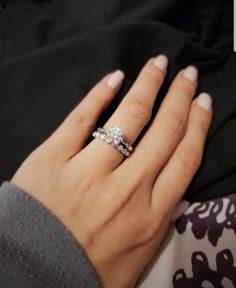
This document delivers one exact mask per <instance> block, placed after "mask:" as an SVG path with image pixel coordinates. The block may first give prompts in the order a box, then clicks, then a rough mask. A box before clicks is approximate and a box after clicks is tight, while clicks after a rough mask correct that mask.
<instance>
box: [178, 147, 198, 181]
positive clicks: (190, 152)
mask: <svg viewBox="0 0 236 288" xmlns="http://www.w3.org/2000/svg"><path fill="white" fill-rule="evenodd" d="M178 158H179V161H180V163H181V166H182V167H184V169H185V170H187V172H189V173H190V174H191V175H192V174H195V173H196V171H197V170H198V168H199V167H200V165H201V153H200V152H199V151H198V150H197V149H195V148H194V147H193V146H190V147H187V148H185V149H182V150H181V151H180V152H179V156H178Z"/></svg>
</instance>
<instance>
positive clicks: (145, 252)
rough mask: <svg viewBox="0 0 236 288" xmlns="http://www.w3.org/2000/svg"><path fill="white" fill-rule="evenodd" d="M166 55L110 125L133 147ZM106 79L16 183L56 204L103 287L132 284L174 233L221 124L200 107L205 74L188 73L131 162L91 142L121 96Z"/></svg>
mask: <svg viewBox="0 0 236 288" xmlns="http://www.w3.org/2000/svg"><path fill="white" fill-rule="evenodd" d="M166 69H167V58H166V57H165V56H163V55H161V56H160V57H158V58H157V59H156V60H155V59H154V58H152V59H150V60H149V61H148V62H147V63H146V65H145V66H144V68H143V69H142V71H141V73H140V74H139V76H138V78H137V80H136V81H135V83H134V85H133V86H132V88H131V89H130V91H129V92H128V94H127V95H126V97H124V99H123V101H122V102H121V104H120V105H119V107H118V108H117V110H116V111H115V113H114V114H113V115H112V117H111V118H110V119H109V120H108V122H107V123H106V124H105V128H111V127H113V126H118V127H120V128H121V129H122V130H123V131H124V132H125V140H126V141H127V142H128V143H130V144H132V143H134V141H135V140H136V139H137V137H138V135H139V134H140V132H141V131H142V129H143V128H144V127H145V125H146V124H147V123H148V121H149V119H150V116H151V112H152V107H153V105H154V101H155V99H156V95H157V93H158V91H159V89H160V87H161V85H162V83H163V80H164V77H165V74H166ZM123 77H124V75H123V73H122V72H121V71H117V72H115V73H114V74H113V75H111V74H109V75H107V76H106V77H104V78H103V79H102V80H101V81H100V82H99V83H98V84H97V85H96V86H95V87H94V88H93V89H92V90H91V91H90V92H89V93H88V95H87V96H86V97H85V98H84V99H83V101H82V102H81V103H80V104H79V105H78V106H77V107H76V108H75V109H74V110H73V111H72V112H71V114H70V115H69V116H68V117H67V119H66V120H65V121H64V122H63V123H62V125H61V126H60V127H59V128H58V129H57V130H56V131H55V132H54V133H53V135H51V136H50V138H49V139H47V140H46V141H45V142H44V143H43V144H42V145H41V146H39V147H38V148H37V149H36V150H35V151H34V152H32V153H31V155H30V156H29V157H28V158H27V159H26V160H25V162H24V163H23V164H22V166H21V167H20V168H19V170H18V171H17V172H16V174H15V175H14V177H13V179H12V183H13V184H15V185H16V186H18V187H19V188H21V189H23V190H25V191H26V192H27V193H29V194H30V195H31V196H33V197H34V198H35V199H37V200H38V201H39V202H41V203H42V204H43V205H44V206H45V207H47V208H48V209H49V210H50V211H51V212H52V213H53V214H54V215H55V216H56V217H57V218H58V219H59V220H60V221H61V222H62V223H63V224H64V225H65V226H66V227H67V228H68V229H69V230H70V232H71V233H72V235H73V236H74V238H75V239H76V240H77V241H78V242H79V243H80V245H81V246H82V247H83V248H84V250H85V251H86V253H87V255H88V257H89V258H90V261H91V263H92V264H93V265H94V267H95V269H96V271H97V273H98V276H99V278H100V281H101V283H102V286H103V287H109V288H110V287H113V288H116V287H119V288H120V287H133V286H134V285H135V283H136V282H137V280H138V278H139V276H140V274H141V272H142V271H143V270H144V268H145V266H146V265H147V263H148V262H149V261H150V259H151V258H152V256H153V255H154V254H155V253H156V251H157V250H158V248H159V246H160V243H161V241H162V239H163V237H164V235H165V234H166V232H167V229H168V226H169V223H170V219H171V215H172V213H173V211H174V209H175V207H176V205H177V204H178V202H179V201H180V199H181V197H182V196H183V195H184V193H185V191H186V189H187V187H188V186H189V184H190V182H191V180H192V178H193V176H194V174H195V173H196V171H197V170H198V168H199V166H200V164H201V159H202V154H203V150H204V145H205V139H206V135H207V132H208V128H209V126H210V122H211V118H212V109H211V98H210V96H209V95H207V94H201V95H200V96H199V97H198V98H196V99H195V100H193V97H194V94H195V91H196V87H197V70H196V69H195V68H194V67H189V68H187V69H186V70H183V71H180V72H179V73H178V75H177V77H176V78H175V80H174V81H173V83H172V85H171V87H170V89H169V91H168V93H167V95H166V97H165V99H164V101H163V102H162V105H161V107H160V109H159V112H158V113H157V115H156V117H155V119H154V121H153V122H152V123H151V125H150V127H149V129H148V130H147V132H146V133H145V135H144V136H143V137H142V139H141V140H140V141H139V143H138V144H137V146H136V147H135V149H134V151H133V153H132V154H131V156H130V157H128V158H126V159H124V156H123V155H122V154H121V153H120V152H119V151H118V150H117V149H116V148H114V147H112V146H111V145H109V144H108V143H106V142H105V141H103V140H101V139H94V140H93V141H92V142H91V143H89V144H88V145H87V146H85V143H86V141H87V139H88V137H89V135H91V133H92V131H93V130H94V128H95V125H96V121H97V119H98V117H99V116H100V114H101V113H102V111H103V110H104V109H105V108H106V107H107V106H108V104H109V103H110V102H111V100H112V99H113V97H114V96H115V94H116V93H117V91H118V90H119V88H120V86H121V84H122V80H123Z"/></svg>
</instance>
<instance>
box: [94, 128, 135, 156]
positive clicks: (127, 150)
mask: <svg viewBox="0 0 236 288" xmlns="http://www.w3.org/2000/svg"><path fill="white" fill-rule="evenodd" d="M93 137H95V138H99V139H102V140H104V141H105V142H107V143H108V144H110V145H112V146H113V147H115V148H116V149H117V150H118V151H120V152H121V153H122V154H123V155H124V156H126V157H129V156H130V154H131V152H132V151H133V147H132V146H131V145H130V144H129V143H127V142H126V141H125V140H124V132H123V131H122V130H121V129H120V128H118V127H112V128H110V129H105V128H98V129H97V131H95V132H93Z"/></svg>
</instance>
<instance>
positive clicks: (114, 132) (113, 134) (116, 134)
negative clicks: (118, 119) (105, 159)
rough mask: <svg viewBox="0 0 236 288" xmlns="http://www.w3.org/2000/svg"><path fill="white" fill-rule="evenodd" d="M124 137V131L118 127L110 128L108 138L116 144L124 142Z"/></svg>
mask: <svg viewBox="0 0 236 288" xmlns="http://www.w3.org/2000/svg"><path fill="white" fill-rule="evenodd" d="M123 138H124V132H123V131H122V130H121V129H120V128H118V127H113V128H110V129H108V131H107V139H109V140H111V142H113V143H114V144H115V145H119V144H120V143H122V142H123Z"/></svg>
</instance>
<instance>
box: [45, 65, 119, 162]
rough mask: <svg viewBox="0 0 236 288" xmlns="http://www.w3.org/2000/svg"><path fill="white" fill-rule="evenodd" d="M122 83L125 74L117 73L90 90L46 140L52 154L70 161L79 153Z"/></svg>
mask: <svg viewBox="0 0 236 288" xmlns="http://www.w3.org/2000/svg"><path fill="white" fill-rule="evenodd" d="M123 79H124V73H123V72H122V71H119V70H117V71H115V72H114V73H112V74H108V75H106V76H105V77H104V78H103V79H102V80H101V81H100V82H98V83H97V84H96V85H95V86H94V87H93V89H92V90H91V91H90V92H89V93H88V94H87V96H86V97H85V98H84V99H83V100H82V102H81V103H80V104H79V105H78V106H77V107H76V108H75V109H74V110H73V111H72V112H71V113H70V114H69V116H68V117H67V118H66V119H65V121H64V122H63V123H62V124H61V126H60V127H59V128H58V129H57V130H56V131H55V132H54V134H53V135H52V136H51V137H50V138H49V139H48V141H47V142H48V145H49V146H50V147H51V148H52V149H53V153H54V154H56V155H58V157H60V158H63V159H69V158H71V157H72V156H74V155H75V154H77V153H78V152H79V151H80V150H81V149H82V147H83V146H84V144H85V142H86V141H87V139H88V137H89V135H90V134H91V133H92V131H93V129H94V127H95V125H96V122H97V120H98V118H99V116H100V115H101V113H102V112H103V111H104V109H105V108H106V107H107V106H108V105H109V104H110V102H111V101H112V99H113V98H114V96H115V95H116V93H117V92H118V90H119V88H120V87H121V84H122V81H123Z"/></svg>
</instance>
